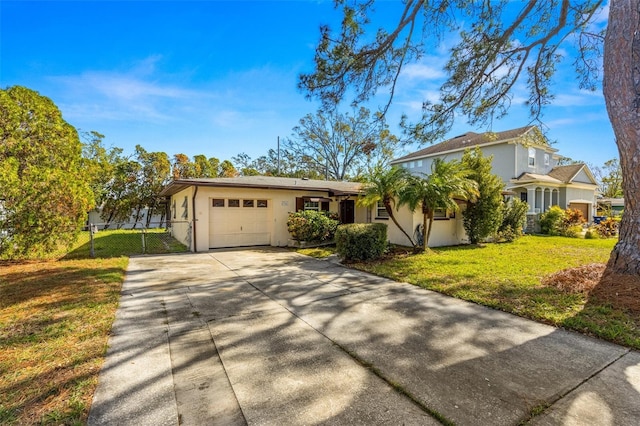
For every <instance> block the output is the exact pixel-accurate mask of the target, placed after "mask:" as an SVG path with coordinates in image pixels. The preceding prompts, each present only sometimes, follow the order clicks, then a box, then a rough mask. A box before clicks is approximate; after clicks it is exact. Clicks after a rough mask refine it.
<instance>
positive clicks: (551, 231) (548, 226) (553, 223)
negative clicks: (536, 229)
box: [540, 206, 564, 235]
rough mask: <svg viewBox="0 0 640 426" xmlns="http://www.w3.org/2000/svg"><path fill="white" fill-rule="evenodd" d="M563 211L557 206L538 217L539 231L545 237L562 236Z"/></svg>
mask: <svg viewBox="0 0 640 426" xmlns="http://www.w3.org/2000/svg"><path fill="white" fill-rule="evenodd" d="M563 219H564V210H562V209H561V208H560V207H558V206H552V207H551V208H550V209H549V210H547V211H546V212H544V213H542V214H541V215H540V230H541V232H542V233H543V234H547V235H562V223H563Z"/></svg>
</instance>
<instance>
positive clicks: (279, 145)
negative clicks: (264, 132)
mask: <svg viewBox="0 0 640 426" xmlns="http://www.w3.org/2000/svg"><path fill="white" fill-rule="evenodd" d="M278 176H280V136H278Z"/></svg>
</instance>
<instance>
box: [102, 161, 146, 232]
mask: <svg viewBox="0 0 640 426" xmlns="http://www.w3.org/2000/svg"><path fill="white" fill-rule="evenodd" d="M141 169H142V166H141V165H140V163H138V162H137V161H134V160H131V159H129V158H125V157H120V158H118V161H117V162H116V164H115V166H114V170H113V176H112V178H111V180H109V182H108V184H107V186H106V191H105V192H106V196H105V200H104V204H103V206H102V214H101V217H102V219H103V220H104V221H105V229H107V228H109V227H110V226H111V224H112V223H114V222H115V223H123V222H127V221H128V220H129V218H130V217H131V213H132V212H133V210H134V209H135V207H136V205H137V199H138V175H139V174H140V170H141Z"/></svg>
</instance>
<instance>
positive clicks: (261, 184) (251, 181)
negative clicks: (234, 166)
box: [159, 176, 362, 196]
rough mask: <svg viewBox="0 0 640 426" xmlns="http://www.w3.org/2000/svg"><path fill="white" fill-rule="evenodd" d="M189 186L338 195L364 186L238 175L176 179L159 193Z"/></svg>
mask: <svg viewBox="0 0 640 426" xmlns="http://www.w3.org/2000/svg"><path fill="white" fill-rule="evenodd" d="M189 186H212V187H216V186H217V187H236V188H261V189H303V190H307V191H315V192H332V193H334V194H336V195H349V194H354V195H355V194H358V193H359V192H360V190H361V188H362V184H361V183H359V182H338V181H327V180H312V179H301V178H284V177H273V176H238V177H231V178H198V179H176V180H174V181H172V182H171V183H169V185H167V186H166V187H165V188H164V189H163V190H162V191H161V192H160V194H159V195H160V196H167V195H173V194H175V193H177V192H179V191H182V190H183V189H185V188H187V187H189Z"/></svg>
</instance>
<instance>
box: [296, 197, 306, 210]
mask: <svg viewBox="0 0 640 426" xmlns="http://www.w3.org/2000/svg"><path fill="white" fill-rule="evenodd" d="M302 210H304V199H303V198H301V197H296V211H297V212H299V211H302Z"/></svg>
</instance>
